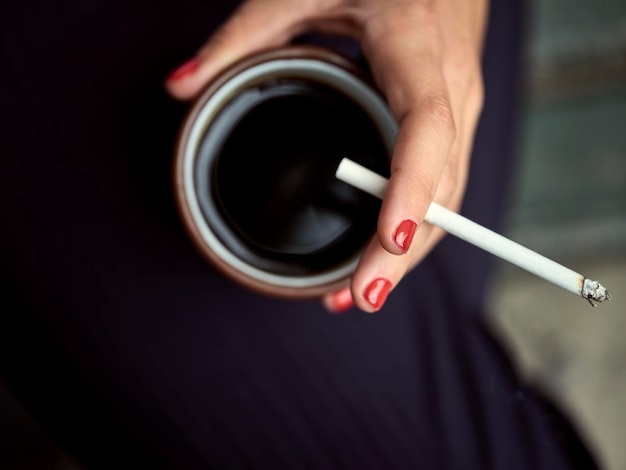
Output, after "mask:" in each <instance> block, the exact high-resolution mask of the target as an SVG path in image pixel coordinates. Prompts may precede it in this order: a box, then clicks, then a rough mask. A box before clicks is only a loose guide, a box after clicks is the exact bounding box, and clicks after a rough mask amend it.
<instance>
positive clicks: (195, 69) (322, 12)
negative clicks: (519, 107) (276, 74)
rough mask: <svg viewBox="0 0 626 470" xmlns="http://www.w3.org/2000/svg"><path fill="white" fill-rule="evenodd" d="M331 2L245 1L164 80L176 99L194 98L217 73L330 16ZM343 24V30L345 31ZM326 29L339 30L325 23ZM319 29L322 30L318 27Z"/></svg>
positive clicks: (337, 23)
mask: <svg viewBox="0 0 626 470" xmlns="http://www.w3.org/2000/svg"><path fill="white" fill-rule="evenodd" d="M335 3H337V2H336V1H335V0H324V1H322V2H294V1H293V0H248V1H247V2H244V3H243V4H242V5H241V6H240V7H239V8H238V9H237V10H236V11H235V12H234V13H233V14H232V15H231V17H230V18H229V19H228V20H227V22H226V23H224V25H222V26H221V27H220V28H219V29H218V30H217V31H216V32H215V33H214V34H213V35H212V37H211V38H210V39H209V40H208V41H207V42H206V43H205V44H204V46H203V47H202V48H201V49H200V50H199V51H198V52H197V54H196V55H195V57H193V58H192V59H190V60H189V61H188V62H186V63H184V64H183V65H182V66H180V67H179V68H178V69H176V70H175V71H174V72H172V73H171V74H170V75H169V76H168V78H167V80H166V88H167V89H168V91H169V92H170V94H172V95H173V96H174V97H176V98H178V99H183V100H184V99H189V98H192V97H193V96H195V95H196V94H197V93H198V92H199V91H200V90H201V89H202V88H203V87H204V86H205V85H206V84H207V82H208V81H209V80H210V79H211V78H212V77H214V76H215V74H216V73H217V72H219V71H220V70H223V69H224V68H226V67H228V66H229V65H231V64H233V63H235V62H237V61H238V60H240V59H242V58H244V57H246V56H248V55H251V54H254V53H256V52H259V51H262V50H265V49H270V48H273V47H278V46H282V45H285V44H287V43H289V42H290V40H291V39H293V38H294V37H295V36H297V35H298V34H301V33H302V32H304V31H306V30H308V29H309V28H311V26H312V25H316V24H317V22H319V21H320V19H323V18H324V17H326V16H328V15H331V14H332V12H331V11H330V10H332V9H333V7H334V4H335ZM347 24H348V23H347V22H346V26H345V28H346V29H349V28H348V26H347ZM327 27H328V29H329V30H332V31H336V30H342V28H343V26H342V24H341V22H340V21H337V20H333V21H329V22H328V25H327ZM322 29H323V27H322Z"/></svg>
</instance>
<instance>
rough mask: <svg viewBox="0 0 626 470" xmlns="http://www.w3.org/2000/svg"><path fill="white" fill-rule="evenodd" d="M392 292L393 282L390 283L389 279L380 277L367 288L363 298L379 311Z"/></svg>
mask: <svg viewBox="0 0 626 470" xmlns="http://www.w3.org/2000/svg"><path fill="white" fill-rule="evenodd" d="M390 290H391V282H389V280H388V279H385V278H382V277H379V278H378V279H374V280H373V281H372V282H371V283H370V285H369V286H367V287H366V288H365V292H363V297H364V298H365V300H366V301H367V303H368V304H370V305H371V306H372V307H374V308H375V309H376V310H378V309H380V307H382V306H383V304H384V303H385V299H387V295H389V291H390Z"/></svg>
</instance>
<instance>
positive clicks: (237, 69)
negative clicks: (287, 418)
mask: <svg viewBox="0 0 626 470" xmlns="http://www.w3.org/2000/svg"><path fill="white" fill-rule="evenodd" d="M283 61H286V62H283ZM303 61H304V62H307V61H311V63H314V62H315V63H317V66H318V68H319V67H321V69H320V70H322V72H320V73H321V74H322V75H323V73H324V72H323V70H324V68H326V73H328V70H331V69H332V70H334V71H341V73H348V74H349V76H350V80H355V79H356V81H355V86H356V87H357V88H358V87H361V88H362V89H364V90H366V93H367V94H369V95H371V96H369V97H368V99H370V100H373V101H376V100H378V102H379V103H377V106H378V107H376V105H371V104H370V108H372V106H373V107H375V108H376V111H377V112H378V114H377V115H376V113H374V111H372V109H369V110H368V109H366V111H367V112H368V114H370V118H371V119H372V121H373V122H374V124H375V125H376V127H377V128H378V129H379V131H380V132H381V137H382V138H383V142H384V144H385V146H386V147H387V150H388V152H389V155H391V152H392V150H393V140H394V138H395V132H396V130H397V127H396V126H397V125H396V124H395V120H394V119H393V116H391V114H390V112H389V110H388V108H387V105H386V103H385V100H384V98H383V96H382V94H381V93H380V92H379V91H378V89H377V88H376V87H375V86H374V85H373V83H372V81H371V79H370V78H369V76H368V75H367V74H366V73H365V72H364V71H363V70H362V69H360V68H359V67H358V66H357V65H356V64H354V63H353V62H351V61H350V60H348V59H346V58H344V57H343V56H341V55H339V54H338V53H335V52H333V51H330V50H327V49H323V48H320V47H317V46H308V45H307V46H302V45H299V46H287V47H282V48H277V49H272V50H267V51H264V52H261V53H257V54H255V55H252V56H249V57H246V58H244V59H242V60H240V61H238V62H236V63H235V64H233V65H232V66H230V67H227V68H226V69H225V70H224V71H223V72H222V73H220V74H218V75H217V76H216V77H215V79H214V80H212V81H211V82H210V83H209V84H208V85H207V86H206V87H205V88H204V89H203V91H202V92H201V93H200V95H199V97H198V98H197V99H196V100H195V101H194V102H193V105H192V106H191V107H190V109H189V110H188V111H187V113H186V115H185V117H184V119H183V124H182V126H181V129H180V131H179V135H178V137H177V141H176V147H175V158H174V171H173V176H174V193H175V194H174V195H175V201H176V205H177V208H178V212H179V214H180V216H181V218H182V221H183V225H184V228H185V230H186V232H187V234H188V236H189V237H190V239H191V240H192V242H193V244H194V245H195V247H196V249H198V251H199V252H200V253H201V254H202V255H203V256H204V257H205V258H206V259H207V260H208V261H209V262H210V263H211V264H212V265H213V266H215V267H216V268H217V269H218V270H219V271H221V272H222V273H223V274H224V275H225V276H227V277H228V278H230V279H231V280H233V281H235V282H237V283H238V284H240V285H244V286H245V287H247V288H249V289H251V290H253V291H255V292H259V293H262V294H268V295H271V296H276V297H282V298H312V297H320V296H322V295H323V294H325V293H328V292H332V291H335V290H337V289H340V288H342V287H345V286H347V285H348V283H349V279H350V277H351V275H352V272H353V271H354V269H355V268H356V265H357V263H358V260H359V258H360V256H361V253H362V251H363V249H365V247H366V246H367V243H368V242H366V243H365V244H364V246H363V247H362V249H360V250H358V252H356V253H355V254H353V255H352V256H350V257H349V258H348V259H346V260H344V261H342V263H341V264H339V265H337V266H336V267H334V268H333V269H330V270H329V271H328V272H326V273H322V274H312V275H302V276H292V275H290V276H285V275H277V274H274V273H268V272H265V271H263V270H262V269H259V268H256V267H253V266H251V265H249V264H248V263H246V262H245V261H244V260H241V259H240V258H238V257H237V256H235V255H234V254H233V253H230V252H229V250H228V249H227V248H226V247H223V244H222V243H221V242H220V241H219V240H217V238H216V237H214V235H213V234H211V233H210V232H211V228H210V227H209V224H208V223H207V222H206V221H205V220H204V218H203V217H202V215H201V214H199V213H198V210H197V207H196V206H197V201H195V199H196V198H195V197H194V195H195V194H196V193H195V188H194V187H193V186H194V183H193V181H192V180H193V178H191V179H190V174H193V171H192V169H190V168H193V163H194V162H195V158H196V156H197V147H198V145H199V142H200V141H201V138H198V135H203V134H204V131H205V130H206V128H207V127H208V126H209V125H210V123H211V122H212V119H214V117H215V115H216V114H217V113H218V112H219V111H220V110H221V109H222V108H223V106H224V105H225V104H226V103H228V101H229V99H230V98H232V96H233V95H235V94H236V93H237V92H239V91H241V90H242V89H244V88H245V87H250V86H254V84H255V83H260V82H262V81H265V80H268V79H269V78H270V77H271V78H277V77H278V76H279V75H280V72H281V70H280V67H281V65H282V64H289V65H290V66H291V65H293V66H294V67H296V68H297V66H298V65H301V64H303V63H304V62H303ZM268 64H269V65H268ZM272 67H274V69H272ZM287 68H288V67H287ZM261 69H267V70H269V71H270V72H265V73H260V74H259V75H257V76H255V75H254V73H256V71H257V70H261ZM272 70H273V73H276V75H268V73H272ZM277 70H278V72H276V71H277ZM246 74H248V75H249V76H250V77H252V78H251V79H247V80H246V79H245V78H244V80H243V81H242V82H241V83H240V84H238V83H236V84H235V85H234V89H233V90H230V91H229V89H228V88H227V87H228V86H229V85H230V86H233V85H232V83H233V82H236V81H237V79H238V78H241V77H242V76H244V77H245V76H246ZM329 75H330V74H329ZM283 76H285V77H287V76H288V77H293V76H294V75H293V72H291V74H288V75H280V77H281V78H282V77H283ZM305 78H309V79H310V78H311V77H309V76H306V77H305ZM316 78H317V77H316ZM322 78H325V79H327V80H329V81H330V78H328V77H322ZM255 80H256V82H255ZM320 81H322V82H323V80H320ZM359 81H360V82H361V83H360V84H359V83H358V82H359ZM332 85H334V86H335V87H339V85H338V84H337V83H333V84H332ZM225 87H226V88H225ZM339 91H340V92H343V93H344V94H348V95H349V94H350V93H349V92H347V91H346V90H345V89H339ZM355 93H356V92H355ZM218 94H221V95H222V96H221V97H219V96H218V97H217V98H216V95H218ZM349 97H350V98H351V99H352V100H353V101H355V102H356V103H358V104H359V105H360V106H361V107H365V106H366V103H364V101H363V100H362V101H359V100H357V99H356V98H355V97H354V96H349ZM212 100H213V101H212ZM215 100H217V104H215V103H214V101H215ZM220 100H221V101H220ZM207 106H209V108H210V107H211V106H213V107H215V110H214V111H211V109H208V108H207ZM378 108H380V109H378ZM211 112H213V114H212V115H211ZM205 118H206V119H205ZM385 125H386V126H387V132H386V134H387V135H385V132H384V130H383V128H384V127H385ZM194 145H195V147H194ZM372 235H374V233H372ZM214 238H215V239H214ZM220 246H221V248H220Z"/></svg>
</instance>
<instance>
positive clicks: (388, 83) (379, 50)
mask: <svg viewBox="0 0 626 470" xmlns="http://www.w3.org/2000/svg"><path fill="white" fill-rule="evenodd" d="M387 23H388V24H386V27H387V32H388V34H382V33H381V32H380V31H378V32H377V34H374V33H370V35H374V36H375V38H376V39H377V40H376V41H372V37H371V36H370V39H369V40H366V41H365V44H364V50H365V53H366V55H368V59H369V60H370V62H372V68H373V70H375V71H378V73H377V75H376V77H375V78H376V80H377V82H378V84H379V86H380V87H381V88H382V91H383V93H384V94H385V96H386V97H387V99H388V101H389V106H390V109H391V111H392V112H393V114H394V116H395V117H396V119H397V120H398V122H399V124H400V129H399V133H398V136H397V140H396V143H395V148H394V153H393V158H392V162H391V177H390V180H389V185H388V188H387V191H386V194H385V198H384V201H383V204H382V207H381V213H380V217H379V223H378V234H379V240H380V243H381V245H382V246H383V247H384V248H385V249H386V250H387V251H389V252H390V253H393V254H396V255H398V254H402V253H406V252H407V251H408V249H409V247H410V245H411V242H412V239H411V236H412V235H413V234H415V233H416V232H417V231H418V230H419V228H420V226H421V225H422V223H423V219H424V216H425V214H426V211H427V210H428V207H429V205H430V203H431V202H432V200H433V198H434V196H435V194H436V192H437V188H438V186H439V180H440V177H441V174H442V172H443V169H444V168H445V166H446V164H447V161H448V157H449V154H450V151H451V149H452V145H453V143H454V140H455V136H456V127H455V122H454V109H453V107H452V104H451V101H450V96H449V92H448V88H447V84H446V81H445V79H444V76H443V72H442V64H441V62H440V59H439V51H438V48H439V47H440V46H441V44H439V43H438V41H439V40H438V38H437V36H436V34H434V36H435V37H434V38H432V37H428V38H426V39H424V38H423V37H422V36H420V35H419V34H418V33H416V32H415V29H417V28H416V27H415V26H414V25H413V24H408V25H407V24H405V23H404V19H398V20H396V21H395V22H394V21H391V20H388V21H387ZM390 28H395V29H393V31H391V30H389V29H390ZM431 29H432V26H431Z"/></svg>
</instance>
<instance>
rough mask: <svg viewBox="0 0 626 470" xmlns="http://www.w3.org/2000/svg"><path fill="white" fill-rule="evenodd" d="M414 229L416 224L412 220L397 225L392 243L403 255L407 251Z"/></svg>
mask: <svg viewBox="0 0 626 470" xmlns="http://www.w3.org/2000/svg"><path fill="white" fill-rule="evenodd" d="M416 229H417V224H416V223H415V222H413V221H412V220H403V221H402V223H401V224H400V225H398V228H397V229H396V234H395V235H394V237H393V241H394V242H395V243H396V245H398V247H400V249H401V250H402V252H403V253H406V252H407V251H409V247H410V246H411V242H412V241H413V235H415V230H416Z"/></svg>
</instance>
